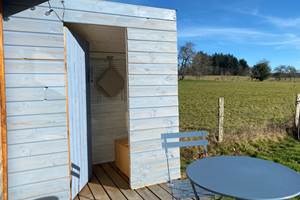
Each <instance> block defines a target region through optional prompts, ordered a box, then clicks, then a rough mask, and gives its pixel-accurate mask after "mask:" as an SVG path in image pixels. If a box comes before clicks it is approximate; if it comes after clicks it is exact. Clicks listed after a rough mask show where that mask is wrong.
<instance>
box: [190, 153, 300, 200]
mask: <svg viewBox="0 0 300 200" xmlns="http://www.w3.org/2000/svg"><path fill="white" fill-rule="evenodd" d="M186 173H187V176H188V178H189V179H190V180H191V181H192V182H193V183H194V184H196V185H198V186H199V187H201V188H204V189H206V190H208V191H211V192H213V193H216V194H220V195H224V196H228V197H234V198H237V199H260V200H273V199H289V198H292V197H296V196H298V195H300V174H299V173H297V172H296V171H294V170H292V169H290V168H288V167H285V166H283V165H280V164H277V163H274V162H272V161H267V160H262V159H257V158H251V157H245V156H218V157H208V158H204V159H200V160H197V161H195V162H193V163H192V164H190V165H189V166H188V167H187V170H186Z"/></svg>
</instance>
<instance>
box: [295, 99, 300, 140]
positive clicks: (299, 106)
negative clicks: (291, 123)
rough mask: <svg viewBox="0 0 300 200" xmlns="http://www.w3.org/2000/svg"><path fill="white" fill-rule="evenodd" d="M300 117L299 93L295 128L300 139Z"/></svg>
mask: <svg viewBox="0 0 300 200" xmlns="http://www.w3.org/2000/svg"><path fill="white" fill-rule="evenodd" d="M299 118H300V94H297V97H296V113H295V128H296V132H297V133H298V139H299V140H300V135H299V128H300V127H299V126H300V125H299V123H300V121H299Z"/></svg>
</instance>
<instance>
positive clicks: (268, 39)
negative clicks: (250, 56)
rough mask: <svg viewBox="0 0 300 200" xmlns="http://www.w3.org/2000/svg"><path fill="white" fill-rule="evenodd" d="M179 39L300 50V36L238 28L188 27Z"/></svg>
mask: <svg viewBox="0 0 300 200" xmlns="http://www.w3.org/2000/svg"><path fill="white" fill-rule="evenodd" d="M178 36H179V38H182V39H184V38H187V39H188V38H202V39H203V38H210V39H216V40H222V41H227V42H231V43H236V44H252V45H253V44H254V45H261V46H274V47H275V48H276V49H284V48H295V49H297V50H298V49H300V36H298V35H295V34H291V33H283V34H279V33H269V32H264V31H258V30H255V29H247V28H238V27H188V28H184V29H181V30H179V34H178Z"/></svg>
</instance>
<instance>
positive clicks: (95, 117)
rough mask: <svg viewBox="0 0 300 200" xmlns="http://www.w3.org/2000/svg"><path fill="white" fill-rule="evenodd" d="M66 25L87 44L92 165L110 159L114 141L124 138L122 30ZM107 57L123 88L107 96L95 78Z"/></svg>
mask: <svg viewBox="0 0 300 200" xmlns="http://www.w3.org/2000/svg"><path fill="white" fill-rule="evenodd" d="M70 27H71V28H72V29H73V30H75V31H76V32H77V33H78V34H79V35H80V36H81V37H82V38H84V39H85V40H87V41H88V42H89V44H90V52H89V53H90V66H89V67H90V77H91V82H90V94H91V97H90V103H91V116H90V117H91V126H92V127H91V132H92V160H93V164H96V163H103V162H110V161H113V160H114V141H115V140H116V139H120V138H125V137H128V131H127V130H128V129H127V115H128V113H127V110H128V109H127V108H128V106H127V70H126V44H125V29H123V28H118V27H108V26H94V25H78V24H72V25H70ZM107 56H113V60H112V67H114V68H115V69H116V70H117V71H118V72H119V74H120V75H121V76H122V77H123V79H124V88H123V89H122V90H121V91H120V93H119V94H118V95H117V96H114V97H108V96H107V95H106V94H105V93H104V92H103V91H102V90H101V89H99V88H98V87H97V81H98V80H99V77H100V76H101V75H102V74H103V73H104V72H105V70H106V69H107V68H108V67H109V61H108V59H107Z"/></svg>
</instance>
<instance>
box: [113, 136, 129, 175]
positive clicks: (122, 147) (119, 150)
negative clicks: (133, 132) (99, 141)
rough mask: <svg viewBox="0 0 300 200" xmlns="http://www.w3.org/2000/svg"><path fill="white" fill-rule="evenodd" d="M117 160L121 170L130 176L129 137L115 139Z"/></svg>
mask: <svg viewBox="0 0 300 200" xmlns="http://www.w3.org/2000/svg"><path fill="white" fill-rule="evenodd" d="M115 162H116V166H117V167H118V168H119V169H120V170H121V172H123V173H124V174H125V175H126V176H127V177H129V173H130V165H129V145H128V138H123V139H118V140H115Z"/></svg>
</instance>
